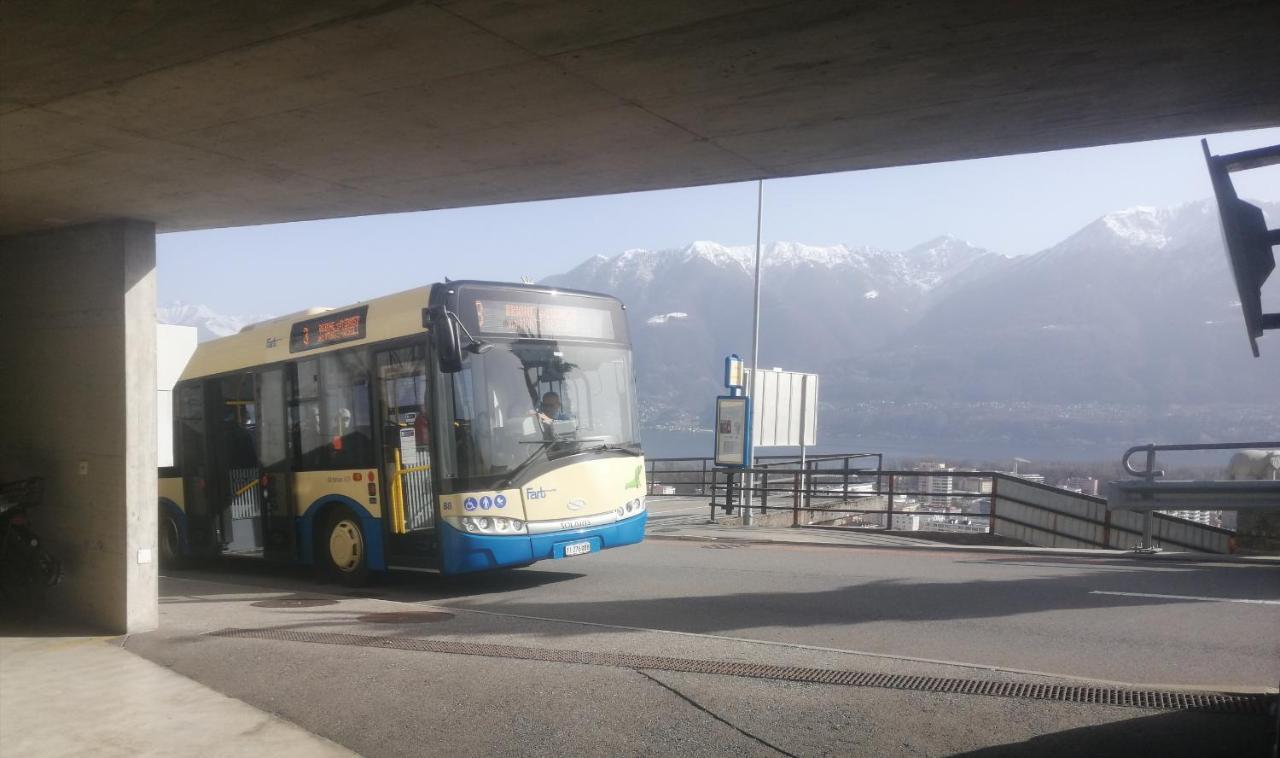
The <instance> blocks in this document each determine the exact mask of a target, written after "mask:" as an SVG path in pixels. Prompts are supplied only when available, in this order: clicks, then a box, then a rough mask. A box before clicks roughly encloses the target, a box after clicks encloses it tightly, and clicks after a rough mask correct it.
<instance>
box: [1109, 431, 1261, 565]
mask: <svg viewBox="0 0 1280 758" xmlns="http://www.w3.org/2000/svg"><path fill="white" fill-rule="evenodd" d="M1278 448H1280V442H1222V443H1209V444H1185V445H1156V444H1148V445H1135V446H1133V447H1131V448H1129V449H1128V450H1126V451H1125V452H1124V455H1123V456H1122V457H1121V458H1120V463H1121V465H1122V466H1123V467H1124V470H1125V471H1127V472H1128V473H1129V474H1131V475H1133V476H1135V477H1138V479H1137V480H1130V481H1126V482H1109V483H1108V484H1107V493H1106V494H1107V511H1108V513H1110V512H1111V511H1113V510H1114V511H1121V512H1135V511H1139V512H1142V541H1141V542H1140V543H1139V544H1138V545H1137V546H1135V547H1134V550H1139V551H1143V552H1151V551H1154V550H1156V549H1158V548H1157V547H1156V545H1155V543H1154V542H1153V539H1154V538H1155V536H1156V535H1155V517H1154V516H1153V513H1154V512H1155V511H1157V510H1192V511H1195V510H1240V509H1252V508H1276V507H1278V506H1280V482H1267V481H1247V480H1239V481H1231V480H1228V481H1165V482H1159V481H1156V480H1157V479H1159V478H1160V477H1163V476H1164V473H1165V472H1164V470H1162V469H1157V468H1156V453H1162V452H1191V451H1194V452H1202V451H1207V450H1251V449H1253V450H1256V449H1264V450H1265V449H1278ZM1138 453H1144V454H1145V455H1146V466H1145V468H1143V469H1135V468H1134V467H1133V464H1132V463H1131V460H1130V459H1132V458H1133V456H1134V455H1136V454H1138ZM1233 506H1235V507H1233ZM1157 515H1163V514H1157ZM1166 518H1167V516H1166Z"/></svg>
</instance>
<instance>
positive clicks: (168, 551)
mask: <svg viewBox="0 0 1280 758" xmlns="http://www.w3.org/2000/svg"><path fill="white" fill-rule="evenodd" d="M184 558H185V556H183V554H182V538H181V537H180V536H179V534H178V523H177V522H176V521H174V520H173V519H172V518H171V517H169V516H166V515H164V514H160V565H161V566H164V567H166V568H182V567H183V565H184V564H185V563H186V561H185V560H184Z"/></svg>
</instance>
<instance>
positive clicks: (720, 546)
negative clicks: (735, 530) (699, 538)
mask: <svg viewBox="0 0 1280 758" xmlns="http://www.w3.org/2000/svg"><path fill="white" fill-rule="evenodd" d="M735 547H750V543H747V542H713V543H711V544H710V545H703V546H702V549H703V550H732V549H733V548H735Z"/></svg>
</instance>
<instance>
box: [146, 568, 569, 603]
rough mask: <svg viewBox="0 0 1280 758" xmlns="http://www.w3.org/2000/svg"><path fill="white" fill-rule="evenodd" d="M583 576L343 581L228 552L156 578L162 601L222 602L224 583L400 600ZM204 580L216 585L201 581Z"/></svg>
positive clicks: (507, 574)
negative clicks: (351, 583)
mask: <svg viewBox="0 0 1280 758" xmlns="http://www.w3.org/2000/svg"><path fill="white" fill-rule="evenodd" d="M583 576H585V575H584V574H580V573H571V572H565V571H540V570H538V569H529V568H524V569H510V570H503V571H492V572H485V573H478V574H466V575H463V576H454V577H446V576H440V575H438V574H419V573H411V572H404V571H391V572H386V573H380V574H376V575H375V576H374V578H373V580H372V581H371V583H370V584H369V585H368V586H365V587H346V586H343V585H341V584H336V583H332V582H329V583H325V582H321V581H319V580H317V579H316V577H315V574H314V572H313V571H312V570H311V569H310V568H308V567H306V566H296V565H291V564H274V563H264V562H261V561H257V560H249V559H236V558H230V559H223V560H219V561H208V562H204V563H201V564H200V565H199V566H198V567H193V568H192V569H188V570H181V571H175V570H172V569H167V570H165V571H164V572H163V573H162V576H161V581H160V602H161V604H171V603H194V602H225V598H219V597H218V596H220V595H225V594H227V592H228V588H237V589H241V590H242V591H243V592H245V593H253V592H262V593H277V592H295V593H297V594H298V595H299V596H302V595H309V596H315V595H324V596H338V597H346V598H368V599H383V598H391V597H392V596H394V599H396V600H401V601H403V600H415V601H428V600H446V599H450V598H457V597H473V596H483V595H487V594H491V593H504V592H517V593H518V592H522V591H526V590H530V589H534V588H537V587H543V586H547V585H550V584H556V583H559V582H566V581H572V580H574V579H578V578H581V577H583ZM166 580H174V581H166ZM202 584H206V585H214V586H200V585H202Z"/></svg>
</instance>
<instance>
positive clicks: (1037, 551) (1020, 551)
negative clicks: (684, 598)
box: [644, 534, 1280, 567]
mask: <svg viewBox="0 0 1280 758" xmlns="http://www.w3.org/2000/svg"><path fill="white" fill-rule="evenodd" d="M644 538H645V539H646V540H670V541H672V542H721V543H726V542H735V543H741V544H744V545H798V546H801V547H830V548H844V549H855V550H921V551H947V552H956V553H992V554H996V555H1038V556H1058V557H1070V558H1109V559H1117V558H1119V559H1127V560H1133V561H1167V562H1182V563H1240V564H1244V565H1254V566H1276V567H1280V556H1265V555H1219V554H1217V553H1191V552H1179V553H1153V554H1146V553H1130V552H1127V551H1123V550H1083V549H1079V548H1062V547H1008V546H1002V545H950V544H947V543H945V542H939V543H936V544H929V545H874V544H852V543H841V542H817V541H813V540H775V539H767V538H760V537H732V536H726V537H717V536H713V535H700V534H645V536H644Z"/></svg>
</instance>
